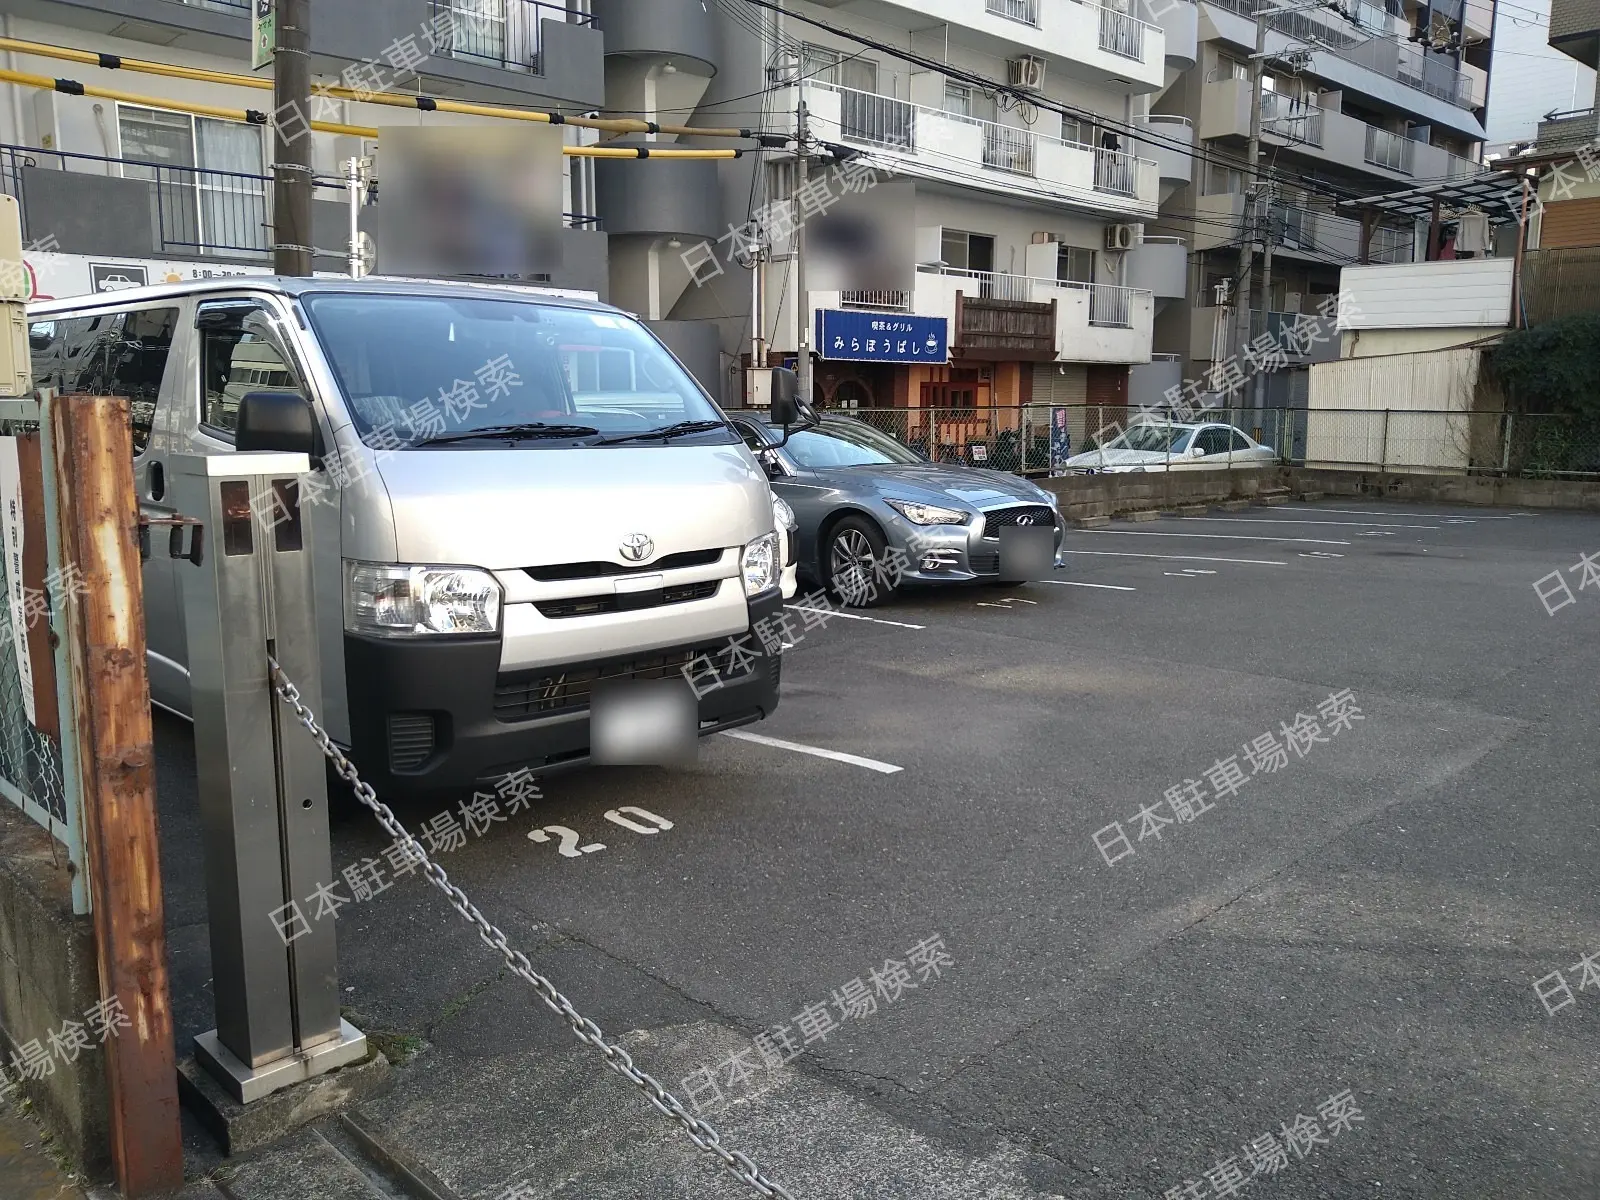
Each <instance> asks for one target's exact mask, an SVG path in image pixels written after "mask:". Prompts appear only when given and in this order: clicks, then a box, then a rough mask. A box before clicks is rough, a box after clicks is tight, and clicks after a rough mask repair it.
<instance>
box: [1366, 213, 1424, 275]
mask: <svg viewBox="0 0 1600 1200" xmlns="http://www.w3.org/2000/svg"><path fill="white" fill-rule="evenodd" d="M1377 223H1378V210H1377V209H1375V208H1363V209H1362V210H1361V265H1362V266H1363V267H1364V266H1366V265H1367V264H1368V263H1370V262H1371V261H1372V229H1373V226H1375V225H1376V224H1377ZM1413 245H1415V243H1413Z"/></svg>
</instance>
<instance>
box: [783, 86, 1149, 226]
mask: <svg viewBox="0 0 1600 1200" xmlns="http://www.w3.org/2000/svg"><path fill="white" fill-rule="evenodd" d="M804 86H805V87H808V88H817V89H819V90H822V91H827V92H833V93H835V94H837V95H838V97H839V132H840V134H841V136H842V137H843V138H844V139H845V140H846V141H852V142H864V143H866V144H867V145H870V146H878V147H882V148H883V149H886V150H897V151H900V152H902V153H906V154H915V153H917V151H918V150H919V136H920V140H921V141H925V142H933V143H935V144H933V145H930V146H928V147H926V149H928V150H929V151H930V152H935V153H936V152H938V146H937V144H936V143H937V140H938V139H937V137H936V135H930V134H929V133H928V132H927V130H926V129H924V130H923V132H922V133H921V134H920V135H919V132H918V126H919V125H921V124H922V123H923V122H924V121H925V120H932V121H935V122H944V121H957V122H960V123H961V124H963V125H970V126H975V127H977V128H978V129H980V130H981V131H982V133H983V147H982V152H981V153H982V157H981V162H982V165H983V166H985V167H989V168H991V169H993V170H997V171H1005V172H1007V173H1008V174H1012V175H1027V176H1032V177H1034V178H1039V157H1040V146H1041V145H1042V144H1044V143H1049V144H1050V145H1053V146H1064V147H1066V148H1068V149H1071V150H1079V151H1082V152H1083V153H1085V154H1092V155H1094V173H1093V186H1094V188H1095V190H1096V191H1102V192H1111V193H1114V194H1116V195H1118V196H1128V197H1137V196H1138V178H1139V171H1138V163H1139V162H1140V159H1139V158H1138V157H1137V156H1136V155H1134V154H1131V153H1129V152H1128V151H1126V150H1108V149H1105V148H1104V147H1098V146H1089V145H1086V144H1084V143H1082V142H1068V141H1063V140H1062V139H1060V138H1053V137H1049V136H1047V135H1045V134H1042V133H1037V132H1035V131H1034V130H1031V129H1021V128H1018V127H1017V126H1014V125H1001V124H999V123H998V122H995V121H983V120H979V119H978V118H976V117H969V116H967V115H965V114H964V113H953V112H948V111H946V110H944V109H938V108H928V107H925V106H924V105H920V104H913V103H911V102H910V101H909V100H901V99H898V98H897V97H894V96H880V95H878V94H877V93H875V92H864V91H861V90H859V89H857V88H847V87H841V86H839V85H838V84H833V83H825V82H823V81H821V80H816V79H809V80H806V82H805V85H804ZM934 128H935V129H938V128H939V126H937V125H935V127H934ZM1145 161H1148V160H1145ZM939 165H941V166H944V165H947V163H941V164H939ZM1046 182H1048V181H1046Z"/></svg>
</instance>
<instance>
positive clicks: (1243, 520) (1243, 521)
mask: <svg viewBox="0 0 1600 1200" xmlns="http://www.w3.org/2000/svg"><path fill="white" fill-rule="evenodd" d="M1178 519H1179V520H1180V521H1223V522H1227V523H1230V524H1240V525H1336V526H1338V525H1348V526H1351V527H1353V528H1355V529H1439V528H1441V527H1440V526H1438V525H1380V524H1378V523H1377V522H1375V521H1310V520H1306V519H1303V518H1299V517H1294V518H1291V517H1179V518H1178Z"/></svg>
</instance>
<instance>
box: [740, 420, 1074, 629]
mask: <svg viewBox="0 0 1600 1200" xmlns="http://www.w3.org/2000/svg"><path fill="white" fill-rule="evenodd" d="M729 419H730V420H731V421H732V422H733V425H734V427H735V428H736V429H738V431H739V434H740V436H741V437H743V438H744V440H745V444H746V445H747V446H749V447H750V449H751V451H752V452H754V453H755V455H756V458H757V459H758V460H759V461H760V462H761V463H762V465H763V466H764V467H765V468H766V472H767V478H768V479H769V480H770V481H771V484H772V490H773V491H774V492H775V493H776V494H777V495H778V496H779V497H780V498H781V499H783V500H785V501H786V502H787V503H788V504H789V506H790V507H791V508H792V509H793V510H794V513H795V517H796V520H797V521H798V523H799V530H798V540H799V549H798V557H799V566H800V573H801V574H804V575H806V576H808V577H810V578H811V579H813V580H814V581H816V582H817V583H819V584H821V585H822V586H824V587H826V588H827V589H828V590H829V591H830V592H831V593H833V594H834V595H835V596H837V597H839V598H840V599H842V600H843V601H844V602H845V603H846V604H852V605H856V606H863V607H864V606H867V605H871V604H875V603H878V602H881V601H882V600H884V599H886V598H887V597H888V595H889V594H891V593H892V592H893V591H894V589H895V586H896V585H897V584H898V583H983V582H989V583H999V582H1002V576H1001V573H1000V572H1001V565H1000V543H1001V530H1002V529H1004V528H1006V527H1007V526H1012V527H1019V528H1029V527H1042V528H1047V529H1050V530H1052V531H1053V541H1052V543H1051V544H1052V546H1053V549H1052V550H1051V551H1050V553H1049V560H1048V561H1047V564H1046V567H1047V569H1053V568H1059V567H1060V566H1061V542H1062V539H1063V536H1064V533H1065V528H1064V523H1063V521H1062V519H1061V513H1060V511H1059V509H1058V507H1057V501H1056V498H1055V497H1054V496H1052V495H1051V494H1050V493H1049V492H1047V491H1045V490H1043V489H1042V488H1038V487H1035V486H1034V485H1033V484H1031V483H1029V482H1028V481H1027V480H1026V479H1023V478H1021V477H1020V476H1017V475H1008V474H1006V473H1005V472H1002V471H985V470H978V469H975V468H971V467H962V466H955V465H951V464H948V463H932V462H929V461H928V460H927V459H925V458H923V457H922V456H921V455H919V454H917V453H916V452H915V451H913V450H910V449H908V448H907V447H906V446H904V445H902V444H901V443H900V442H897V441H896V440H895V439H894V438H892V437H890V436H889V435H887V434H885V433H881V432H879V431H878V430H876V429H874V428H872V427H871V426H870V425H865V424H863V423H862V422H860V421H855V420H851V419H850V418H848V417H837V416H824V417H822V419H821V420H820V422H819V423H818V424H816V425H813V426H811V427H809V428H799V429H794V430H793V431H791V434H790V437H789V441H788V444H787V445H783V446H781V447H780V446H779V443H780V442H782V441H783V430H782V429H781V428H775V427H773V426H772V425H770V424H768V423H767V422H766V421H765V419H764V415H761V416H758V415H756V414H752V413H731V414H729ZM896 551H898V552H899V554H896V553H895V552H896ZM900 554H903V555H904V556H905V558H904V560H901V559H900V557H899V555H900ZM897 561H904V562H905V563H906V566H905V568H904V569H903V570H900V571H894V572H892V573H891V574H890V575H888V576H886V574H885V572H884V571H883V569H882V567H881V566H880V564H884V563H892V562H897Z"/></svg>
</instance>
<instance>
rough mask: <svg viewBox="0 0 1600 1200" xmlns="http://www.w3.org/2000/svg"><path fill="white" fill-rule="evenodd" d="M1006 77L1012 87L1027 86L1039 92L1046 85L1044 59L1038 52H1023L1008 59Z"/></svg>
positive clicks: (1030, 89)
mask: <svg viewBox="0 0 1600 1200" xmlns="http://www.w3.org/2000/svg"><path fill="white" fill-rule="evenodd" d="M1006 78H1007V80H1008V81H1009V82H1010V84H1011V86H1012V87H1018V88H1027V89H1028V90H1029V91H1034V92H1037V91H1039V90H1040V89H1041V88H1043V87H1044V59H1042V58H1040V57H1039V56H1038V55H1037V54H1023V55H1020V56H1019V57H1017V58H1008V59H1006Z"/></svg>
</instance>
